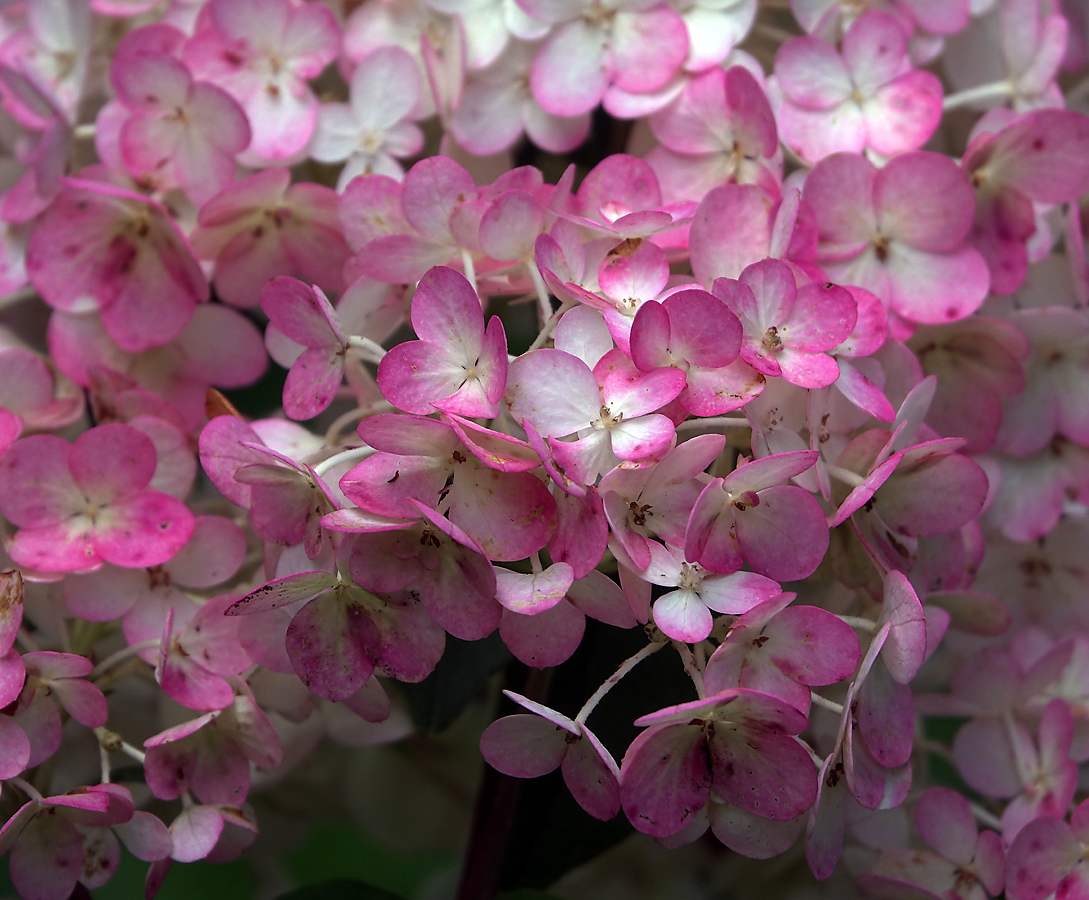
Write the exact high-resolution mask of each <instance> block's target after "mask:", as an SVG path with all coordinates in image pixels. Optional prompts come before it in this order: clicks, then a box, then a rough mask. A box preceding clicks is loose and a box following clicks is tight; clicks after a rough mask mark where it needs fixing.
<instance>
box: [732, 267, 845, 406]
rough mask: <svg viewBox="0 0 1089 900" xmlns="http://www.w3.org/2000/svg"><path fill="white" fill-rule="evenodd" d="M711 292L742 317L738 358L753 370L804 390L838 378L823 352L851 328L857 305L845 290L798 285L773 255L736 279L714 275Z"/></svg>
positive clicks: (841, 340)
mask: <svg viewBox="0 0 1089 900" xmlns="http://www.w3.org/2000/svg"><path fill="white" fill-rule="evenodd" d="M712 291H713V292H714V294H715V296H716V297H718V298H719V299H720V300H721V301H722V302H723V303H724V304H725V305H726V307H727V308H728V309H729V310H730V311H731V312H733V313H734V314H736V315H737V317H738V318H739V319H740V320H741V324H742V327H743V328H744V329H745V335H744V337H743V338H742V340H741V358H742V359H743V360H745V362H747V363H748V364H749V365H750V366H752V367H753V368H754V369H756V370H757V371H758V372H760V373H762V374H764V375H781V376H782V377H783V378H784V379H786V380H787V381H789V382H790V383H791V384H796V385H798V386H799V387H804V388H822V387H827V386H828V385H830V384H832V383H833V382H834V381H836V379H837V378H839V366H838V364H837V363H836V361H835V360H834V359H832V357H831V356H829V355H828V353H827V351H829V350H833V349H835V348H836V347H838V346H839V345H840V344H841V343H842V342H843V341H844V340H845V339H846V338H847V337H849V336H850V334H851V332H852V331H854V327H855V322H856V320H857V318H858V304H856V303H855V300H854V298H853V297H852V296H851V294H850V293H849V292H848V291H846V290H844V289H843V288H841V287H837V286H836V285H834V284H831V283H830V282H829V283H826V284H823V285H818V284H803V285H801V286H800V287H798V286H797V283H796V282H795V279H794V275H793V273H792V272H791V271H790V268H789V267H788V266H787V264H786V263H783V262H780V261H779V260H777V259H767V260H764V261H763V262H759V263H755V264H754V265H751V266H749V267H748V268H746V269H745V271H743V272H742V273H741V278H740V280H738V281H732V280H730V279H726V278H720V279H717V280H716V281H715V283H714V285H713V286H712Z"/></svg>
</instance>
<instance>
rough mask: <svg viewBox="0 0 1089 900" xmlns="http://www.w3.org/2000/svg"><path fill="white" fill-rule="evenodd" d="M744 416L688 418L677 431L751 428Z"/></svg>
mask: <svg viewBox="0 0 1089 900" xmlns="http://www.w3.org/2000/svg"><path fill="white" fill-rule="evenodd" d="M751 427H752V426H751V425H750V424H749V420H748V419H746V418H745V417H744V416H708V417H707V418H706V419H686V420H685V421H684V422H681V424H680V425H678V426H677V431H697V430H698V431H714V430H715V429H716V428H751Z"/></svg>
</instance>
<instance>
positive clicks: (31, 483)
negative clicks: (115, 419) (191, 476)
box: [0, 424, 193, 572]
mask: <svg viewBox="0 0 1089 900" xmlns="http://www.w3.org/2000/svg"><path fill="white" fill-rule="evenodd" d="M154 474H155V447H154V445H153V444H152V443H151V440H150V439H149V438H148V437H147V436H146V435H144V434H143V433H142V432H140V431H137V430H136V429H135V428H131V427H130V426H128V425H120V424H113V425H100V426H99V427H97V428H92V429H91V430H89V431H86V432H84V433H83V434H82V435H80V436H79V437H78V438H76V440H75V443H73V444H69V443H68V442H67V441H65V440H64V439H63V438H59V437H55V436H53V435H45V434H43V435H37V436H35V437H29V438H23V439H22V440H21V441H17V442H16V443H15V444H14V445H12V447H11V448H10V449H9V450H8V452H7V453H5V454H4V456H3V458H2V459H0V512H2V513H3V515H4V517H5V518H6V519H8V520H9V521H11V522H12V523H13V524H15V525H17V526H18V527H19V531H17V532H16V534H15V537H14V540H13V542H12V545H11V548H10V550H9V552H10V553H11V556H12V559H14V560H16V562H18V563H19V564H20V565H25V566H30V567H31V568H34V569H39V570H42V571H47V572H74V571H79V570H87V569H96V568H98V567H99V566H101V565H102V563H104V562H109V563H113V564H114V565H119V566H128V567H133V568H144V567H147V566H154V565H160V564H161V563H164V562H166V561H167V560H168V559H170V558H171V557H172V556H173V555H174V554H175V553H177V552H178V551H179V550H180V549H181V548H182V547H183V546H185V543H186V542H187V541H188V540H189V537H190V535H191V534H192V533H193V514H192V513H191V512H189V510H188V509H187V508H186V506H185V505H184V504H183V503H181V501H179V500H175V499H174V498H173V497H170V496H168V495H166V494H162V493H159V492H158V491H153V490H148V485H149V483H150V482H151V478H152V476H153V475H154Z"/></svg>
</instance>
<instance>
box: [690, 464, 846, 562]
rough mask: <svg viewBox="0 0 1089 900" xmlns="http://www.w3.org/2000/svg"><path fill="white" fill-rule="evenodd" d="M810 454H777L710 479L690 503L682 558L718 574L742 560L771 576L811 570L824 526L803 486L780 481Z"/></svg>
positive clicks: (824, 545)
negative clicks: (723, 475)
mask: <svg viewBox="0 0 1089 900" xmlns="http://www.w3.org/2000/svg"><path fill="white" fill-rule="evenodd" d="M816 459H817V453H816V451H813V450H797V451H793V452H790V453H777V454H775V455H774V456H765V457H764V458H763V459H757V460H753V461H752V462H749V463H746V464H745V465H741V466H738V468H736V469H734V471H733V472H731V473H730V474H729V475H727V476H726V477H725V478H716V479H714V480H713V481H711V483H710V484H708V485H707V486H706V487H705V488H704V489H703V492H702V493H701V494H700V496H699V499H698V500H697V501H696V505H695V506H694V507H693V508H692V513H691V516H690V517H689V520H688V530H687V532H686V535H685V544H684V547H685V558H686V559H688V560H691V561H694V562H698V563H699V564H700V565H702V566H703V567H704V568H705V569H708V570H710V571H711V572H721V573H723V574H728V573H730V572H736V571H737V570H738V569H740V568H741V566H742V563H743V562H747V563H748V564H749V566H750V567H751V568H752V569H753V570H755V571H756V572H758V573H759V574H761V575H766V576H767V577H768V578H774V579H776V580H777V581H793V580H794V579H796V578H805V577H807V576H808V575H811V574H812V573H813V572H814V571H815V570H816V568H817V566H818V565H819V564H820V561H821V560H822V559H823V558H824V553H825V551H826V550H827V549H828V525H827V523H826V522H825V520H824V513H823V512H822V511H821V508H820V505H819V504H818V503H817V501H816V500H814V499H813V497H812V495H811V494H809V492H808V491H805V490H803V489H802V488H800V487H796V486H794V485H787V484H782V482H784V481H786V480H787V479H788V478H791V477H792V476H794V475H798V474H800V473H802V472H804V471H805V470H806V469H808V468H809V467H810V466H812V465H813V463H814V462H816ZM788 523H789V524H788Z"/></svg>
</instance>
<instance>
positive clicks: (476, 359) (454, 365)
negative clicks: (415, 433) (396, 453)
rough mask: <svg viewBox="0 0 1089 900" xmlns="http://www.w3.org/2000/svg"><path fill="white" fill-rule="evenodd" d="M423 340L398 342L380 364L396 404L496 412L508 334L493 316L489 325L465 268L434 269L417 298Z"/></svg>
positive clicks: (415, 317) (383, 384)
mask: <svg viewBox="0 0 1089 900" xmlns="http://www.w3.org/2000/svg"><path fill="white" fill-rule="evenodd" d="M412 327H413V329H415V331H416V334H417V336H418V337H419V338H420V340H418V341H407V342H405V343H403V344H400V345H398V346H397V347H395V348H394V349H393V350H391V351H390V352H389V353H387V354H386V355H385V356H384V357H383V358H382V362H381V364H380V365H379V366H378V386H379V387H380V388H381V389H382V393H383V394H384V395H385V397H386V399H387V400H389V401H390V403H392V404H394V406H398V407H400V408H401V409H403V410H406V411H407V412H410V413H416V414H418V415H427V414H428V413H431V412H433V411H434V410H436V409H439V410H442V411H444V412H451V413H457V414H458V415H462V416H486V417H492V416H495V415H496V414H497V413H498V412H499V400H500V398H501V397H502V396H503V390H504V388H505V387H506V383H507V339H506V336H505V335H504V333H503V324H502V322H500V320H499V318H498V317H497V316H493V317H492V319H491V321H490V322H489V323H488V327H487V330H485V328H484V315H483V313H482V312H481V310H480V300H479V298H478V297H477V295H476V291H474V290H473V288H472V286H471V285H470V284H469V282H468V281H467V280H466V279H465V276H463V275H462V274H461V273H459V272H457V271H455V270H454V269H448V268H446V267H444V266H436V267H435V268H433V269H431V270H430V271H429V272H428V273H427V274H426V275H425V276H424V277H423V279H422V280H421V281H420V284H419V287H418V288H417V289H416V294H415V296H414V297H413V299H412Z"/></svg>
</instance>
